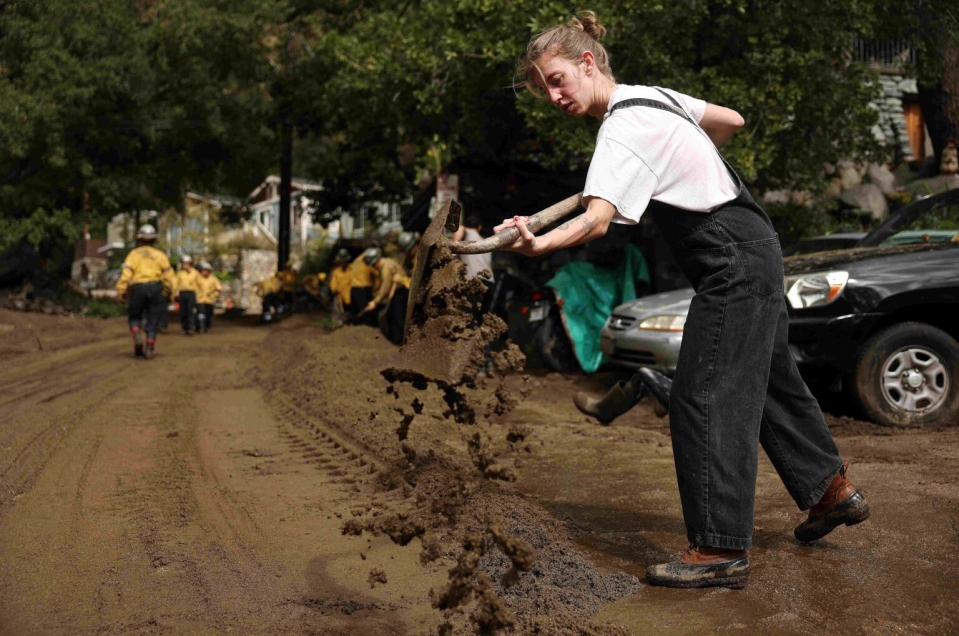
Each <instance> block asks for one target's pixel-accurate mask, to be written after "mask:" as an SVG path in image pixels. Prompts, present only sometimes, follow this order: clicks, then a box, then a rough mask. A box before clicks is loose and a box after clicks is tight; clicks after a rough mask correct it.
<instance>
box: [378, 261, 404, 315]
mask: <svg viewBox="0 0 959 636" xmlns="http://www.w3.org/2000/svg"><path fill="white" fill-rule="evenodd" d="M379 265H380V266H379V268H377V269H376V293H375V294H374V295H373V302H375V303H376V304H377V305H382V304H383V303H385V302H387V301H388V300H389V299H390V292H391V291H393V283H400V284H403V281H405V280H406V272H404V271H403V266H402V265H400V264H399V263H397V262H396V261H394V260H393V259H392V258H381V259H380V263H379ZM404 286H409V284H408V283H407V284H406V285H404Z"/></svg>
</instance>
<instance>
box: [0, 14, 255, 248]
mask: <svg viewBox="0 0 959 636" xmlns="http://www.w3.org/2000/svg"><path fill="white" fill-rule="evenodd" d="M261 5H262V3H259V2H254V1H252V0H239V1H237V2H231V3H229V5H228V6H227V5H226V4H224V3H219V2H216V1H214V0H155V1H144V2H136V3H134V2H128V1H126V0H35V1H32V2H12V3H4V4H3V5H2V6H0V211H2V212H0V247H3V246H8V245H12V244H22V243H29V244H32V245H34V246H37V247H40V248H41V249H42V248H43V246H44V245H49V244H51V243H55V242H56V240H57V239H58V238H69V237H71V236H74V235H75V234H76V232H77V230H78V227H79V225H80V223H84V222H86V223H91V224H98V223H99V224H102V222H103V219H104V218H109V216H112V215H113V214H116V213H118V212H125V211H133V210H140V209H161V208H165V207H168V206H175V207H179V206H182V203H183V195H184V193H185V191H186V189H187V188H188V187H193V188H201V189H202V188H210V189H212V188H218V187H229V186H230V185H231V184H239V183H243V185H244V187H245V186H246V183H248V182H249V180H250V179H251V178H259V176H260V175H262V171H263V169H264V168H265V167H266V166H269V165H270V164H271V163H272V157H271V156H270V155H269V154H268V153H267V154H264V153H262V152H260V146H261V145H262V143H263V141H264V140H267V141H268V140H269V139H270V136H271V135H272V131H271V130H270V129H269V128H268V126H267V125H266V123H267V122H266V119H265V116H266V113H267V112H268V106H269V104H268V99H267V95H266V93H265V92H264V91H263V90H262V89H261V82H262V76H263V75H264V71H263V68H264V66H265V59H264V56H263V55H262V54H260V53H259V51H258V49H259V48H260V45H259V41H260V29H261V21H262V19H263V17H264V15H267V14H265V13H264V12H263V11H262V9H263V8H264V7H262V6H261ZM264 159H265V161H264ZM254 174H255V175H256V177H254V176H253V175H254Z"/></svg>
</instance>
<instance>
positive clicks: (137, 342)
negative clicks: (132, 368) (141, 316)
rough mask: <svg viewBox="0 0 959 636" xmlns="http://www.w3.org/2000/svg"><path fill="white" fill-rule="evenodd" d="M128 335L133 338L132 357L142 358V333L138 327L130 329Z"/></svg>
mask: <svg viewBox="0 0 959 636" xmlns="http://www.w3.org/2000/svg"><path fill="white" fill-rule="evenodd" d="M130 335H131V336H133V357H134V358H142V357H143V331H142V330H141V329H140V328H139V327H130Z"/></svg>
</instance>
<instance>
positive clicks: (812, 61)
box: [300, 0, 955, 203]
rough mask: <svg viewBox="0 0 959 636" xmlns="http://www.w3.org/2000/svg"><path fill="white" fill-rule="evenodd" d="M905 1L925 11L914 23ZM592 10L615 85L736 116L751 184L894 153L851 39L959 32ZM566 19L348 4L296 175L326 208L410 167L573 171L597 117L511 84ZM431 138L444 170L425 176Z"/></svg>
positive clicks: (733, 6) (865, 16) (325, 56)
mask: <svg viewBox="0 0 959 636" xmlns="http://www.w3.org/2000/svg"><path fill="white" fill-rule="evenodd" d="M916 4H919V5H922V8H923V11H924V12H925V13H924V14H922V16H920V17H915V15H914V13H912V14H911V13H910V12H914V9H915V6H914V5H916ZM589 8H591V9H594V10H595V11H596V12H597V13H598V15H599V17H600V19H601V21H602V22H603V23H604V24H605V25H606V26H607V28H608V29H609V34H608V36H607V39H606V40H605V41H604V43H605V44H606V46H607V48H608V49H609V50H610V52H611V53H612V60H613V68H614V71H615V72H616V75H617V79H618V80H619V81H620V82H622V83H638V84H647V85H662V86H669V87H672V88H675V89H677V90H680V91H683V92H686V93H689V94H692V95H695V96H699V97H702V98H703V99H706V100H708V101H711V102H715V103H718V104H723V105H726V106H729V107H731V108H734V109H736V110H738V111H740V112H741V113H742V114H743V115H744V117H745V119H746V122H747V124H746V127H745V128H744V129H743V130H742V131H741V132H740V133H739V134H738V135H737V136H736V137H734V139H733V140H732V141H731V142H730V143H729V144H728V146H727V147H726V148H724V152H725V153H726V154H727V156H728V157H729V158H730V160H731V161H732V162H733V163H734V164H735V165H736V167H737V168H738V169H739V170H740V172H741V173H742V175H743V177H744V178H745V179H746V180H747V181H748V182H750V183H751V184H752V185H753V186H755V187H756V188H758V189H760V190H765V189H773V188H792V189H808V190H811V191H814V192H815V191H819V190H821V189H822V188H823V187H824V186H825V185H826V182H825V180H824V178H823V174H822V165H823V163H825V162H833V161H836V160H837V159H840V158H854V159H859V160H867V159H882V158H884V157H886V156H888V155H890V154H891V151H890V149H883V148H880V147H879V146H878V145H877V144H876V141H875V139H874V137H873V134H872V127H873V125H874V124H875V122H876V113H875V111H874V110H873V109H872V108H870V107H869V102H870V101H871V100H872V99H874V98H876V97H877V96H878V95H879V90H878V83H877V82H876V75H875V73H874V72H873V71H871V70H870V69H868V68H867V66H866V65H865V64H864V63H860V62H856V61H854V43H855V38H856V37H857V36H858V37H861V38H864V39H867V40H868V39H872V38H877V37H900V38H905V39H907V40H909V41H910V42H913V43H914V45H915V46H918V47H922V50H923V51H924V52H925V54H926V55H927V56H928V55H932V53H933V52H934V51H936V50H938V49H937V47H941V46H943V45H944V43H945V42H948V41H950V38H952V39H953V40H954V38H955V29H954V28H942V29H939V30H936V31H928V30H923V28H922V25H923V24H925V23H926V22H928V21H929V20H930V19H936V20H939V21H940V22H943V23H945V24H947V25H948V23H949V13H948V12H949V9H948V5H947V4H946V3H928V2H918V3H916V2H905V3H901V4H896V3H893V6H890V4H889V3H886V2H878V1H875V0H872V1H857V2H848V0H824V1H823V2H819V3H816V4H815V5H810V4H809V3H808V2H805V1H803V0H784V1H780V0H686V1H684V2H679V3H659V2H611V1H599V2H595V3H593V4H592V5H590V7H589ZM906 14H909V15H911V16H912V17H910V18H909V20H908V21H907V22H904V19H903V16H904V15H906ZM923 16H924V17H923ZM569 17H570V15H569V5H568V4H566V3H561V2H551V1H549V0H546V1H542V0H541V1H538V2H535V3H534V2H530V1H526V0H513V1H511V2H505V1H504V2H490V1H486V0H448V1H446V2H430V1H416V0H411V1H409V2H406V3H402V4H401V5H400V6H399V7H397V6H394V5H389V6H386V5H382V6H376V5H367V6H365V7H364V8H357V9H355V11H354V13H353V14H352V20H351V23H350V24H349V25H348V28H345V29H343V30H341V31H338V32H335V33H329V34H328V35H327V37H326V38H325V39H324V42H323V44H322V49H321V53H320V54H318V55H317V56H316V57H315V58H313V59H312V60H311V61H310V62H308V63H307V64H306V65H305V68H306V69H308V73H309V74H310V75H311V76H313V77H321V78H323V80H322V86H319V85H318V86H317V87H316V88H317V92H316V94H315V95H314V97H313V99H311V100H310V106H311V107H313V110H312V113H313V121H312V126H311V135H313V136H312V137H311V139H310V140H309V141H310V143H309V144H308V147H307V148H306V149H304V150H302V152H301V153H300V157H301V158H302V162H303V163H302V165H306V166H308V169H309V170H308V171H309V172H310V173H311V174H312V175H313V176H315V177H318V178H320V179H321V180H323V182H324V184H325V185H327V186H328V188H329V190H328V192H330V193H332V192H339V193H340V194H341V196H340V199H339V200H336V199H335V198H334V199H333V200H331V203H332V202H334V201H337V202H340V203H346V202H348V201H356V200H358V199H362V198H363V197H384V196H385V195H390V194H400V193H402V192H405V191H408V190H409V188H410V182H411V180H412V179H413V178H414V177H413V175H414V174H416V172H417V171H416V170H414V169H413V168H416V169H423V168H426V169H429V170H431V171H433V172H436V171H438V170H441V169H443V168H445V167H446V166H448V165H450V164H454V165H455V164H457V163H458V162H460V161H464V160H465V161H469V162H470V163H474V164H475V163H483V162H486V163H488V164H489V165H498V166H502V165H510V164H516V163H518V162H531V163H534V164H539V165H542V166H545V167H548V168H550V169H554V170H560V171H565V170H570V169H577V168H582V167H584V166H585V165H587V164H588V161H589V158H590V156H591V153H592V147H593V139H594V137H595V132H596V130H597V127H598V122H595V121H592V120H588V121H585V122H583V121H575V120H572V119H571V118H569V117H568V116H565V115H563V114H562V113H560V112H559V110H558V109H556V108H555V107H553V106H552V105H551V104H548V103H546V102H542V101H538V100H535V99H534V98H533V97H532V96H530V95H527V94H525V93H524V92H523V90H522V89H521V88H520V89H517V88H516V87H515V86H514V83H515V82H516V80H517V78H515V77H514V74H513V73H514V68H515V62H516V60H517V58H518V57H519V56H520V55H521V54H522V52H523V51H524V50H525V46H526V42H527V41H528V39H529V38H530V37H531V36H532V35H534V34H536V33H538V32H539V31H541V30H542V29H544V28H546V27H549V26H552V25H554V24H558V23H560V22H563V21H566V20H568V19H569ZM940 67H941V65H940ZM310 118H311V112H309V111H307V112H304V113H302V120H303V121H310ZM440 144H442V147H443V154H444V155H445V160H444V161H443V162H442V164H443V165H440V166H436V165H434V162H433V161H431V158H434V157H436V156H437V154H438V153H437V148H438V146H439V145H440ZM397 187H399V188H400V190H397V189H396V188H397Z"/></svg>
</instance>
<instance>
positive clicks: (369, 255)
mask: <svg viewBox="0 0 959 636" xmlns="http://www.w3.org/2000/svg"><path fill="white" fill-rule="evenodd" d="M381 256H383V250H381V249H380V248H378V247H368V248H366V251H365V252H363V262H365V263H366V264H367V265H369V266H370V267H372V266H373V265H375V264H376V261H378V260H380V257H381Z"/></svg>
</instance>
